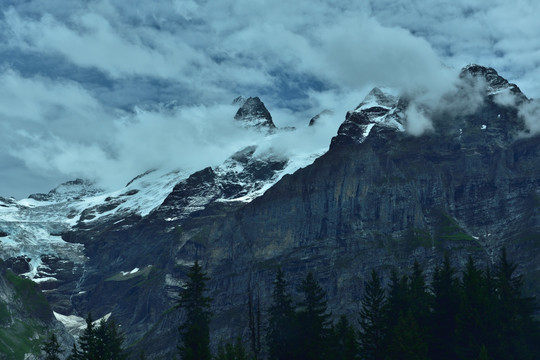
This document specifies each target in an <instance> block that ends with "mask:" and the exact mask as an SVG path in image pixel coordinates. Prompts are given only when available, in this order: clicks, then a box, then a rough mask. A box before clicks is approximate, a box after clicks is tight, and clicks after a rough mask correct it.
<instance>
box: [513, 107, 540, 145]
mask: <svg viewBox="0 0 540 360" xmlns="http://www.w3.org/2000/svg"><path fill="white" fill-rule="evenodd" d="M518 114H519V116H521V117H522V118H523V120H524V121H525V126H526V128H527V130H528V133H527V134H524V135H526V136H534V135H538V134H540V101H539V100H533V101H529V102H525V103H523V104H522V105H521V106H520V108H519V113H518Z"/></svg>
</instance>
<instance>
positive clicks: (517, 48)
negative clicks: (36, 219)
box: [0, 0, 540, 195]
mask: <svg viewBox="0 0 540 360" xmlns="http://www.w3.org/2000/svg"><path fill="white" fill-rule="evenodd" d="M9 3H10V4H11V5H10V6H5V7H4V9H7V10H5V11H4V13H3V17H0V36H2V38H3V40H4V44H3V45H2V46H1V47H0V52H4V53H5V56H4V60H3V63H2V66H3V69H4V70H3V71H2V72H0V116H1V117H2V122H1V125H0V126H1V130H2V133H1V134H0V140H1V141H2V144H3V145H2V146H3V147H2V148H1V149H2V150H1V151H2V152H3V153H4V154H15V155H16V156H17V157H18V159H19V161H24V162H25V164H26V166H27V167H28V168H30V169H32V170H33V171H34V172H35V173H36V176H38V175H37V174H39V176H41V175H42V174H44V173H47V174H51V177H52V178H54V179H57V178H58V176H59V174H63V175H65V176H66V177H71V176H74V175H75V174H80V175H77V176H88V177H93V178H101V179H102V180H103V181H104V182H106V183H110V184H112V183H115V182H118V183H119V182H121V181H124V179H122V180H119V179H120V177H122V176H124V177H126V178H127V177H128V176H132V175H136V174H135V173H136V172H137V171H144V170H146V168H148V167H153V166H155V165H156V164H163V165H170V164H173V163H174V164H178V165H179V166H193V167H197V166H202V164H203V163H204V164H205V165H208V164H209V163H216V162H219V161H220V160H221V159H223V157H224V156H225V155H226V153H227V152H231V151H234V150H236V149H233V148H234V147H235V146H237V145H242V144H245V143H247V142H249V141H253V139H254V138H257V136H258V135H257V134H251V133H246V132H245V131H241V130H239V129H237V128H235V127H234V123H233V122H232V120H231V119H232V116H233V115H234V111H235V109H233V108H230V107H229V106H228V105H220V104H228V103H229V102H230V101H231V100H232V99H233V98H234V97H236V96H238V95H245V96H260V97H261V98H262V99H263V101H265V103H266V105H267V107H268V108H269V110H270V112H271V113H272V115H273V117H274V120H275V122H276V123H277V124H278V125H281V126H288V125H295V126H297V127H299V128H300V127H301V126H302V124H305V123H307V121H308V120H309V118H311V117H312V116H313V115H316V114H317V113H318V112H320V111H322V110H324V109H332V110H334V115H331V116H327V117H326V119H324V120H325V122H321V125H318V127H317V128H316V129H315V128H312V129H307V128H302V129H301V130H299V132H298V133H288V134H286V135H283V137H281V136H276V137H275V138H274V139H275V140H272V141H275V143H271V144H269V145H268V146H269V147H274V148H280V149H282V150H283V151H296V150H295V149H297V150H298V151H305V149H306V148H307V147H309V146H322V145H323V144H324V143H325V142H327V143H329V141H330V138H331V136H332V135H334V134H335V131H336V130H337V127H338V126H339V124H340V123H341V122H342V121H343V119H344V116H345V112H346V111H347V110H350V109H352V108H354V107H355V106H356V105H358V103H359V102H360V101H361V100H362V98H363V97H364V95H365V94H366V93H367V91H369V90H370V87H372V86H390V87H396V88H398V90H400V91H404V92H406V93H408V94H414V95H415V102H414V103H413V104H412V106H411V107H410V108H409V111H408V114H407V115H408V116H409V118H410V120H411V121H410V124H409V125H408V129H409V131H410V132H411V133H412V134H421V133H422V132H423V131H426V130H429V129H430V127H431V126H432V125H431V123H430V121H429V116H428V115H429V108H428V107H427V106H428V105H429V104H430V103H431V104H437V105H440V106H443V107H446V109H457V110H459V111H472V109H474V108H475V107H476V106H478V104H480V103H481V99H478V97H477V96H469V95H470V94H473V95H474V94H477V93H478V92H475V91H472V92H470V93H469V92H465V93H466V94H468V95H465V96H462V97H461V98H456V97H441V95H442V94H445V93H447V92H448V91H452V90H454V89H455V87H456V86H458V85H457V84H456V83H455V81H454V79H455V78H456V72H457V70H456V69H459V68H461V67H462V66H463V65H465V64H467V63H480V64H482V65H487V66H492V67H494V68H495V69H497V70H498V71H499V73H500V74H502V75H503V76H505V77H507V78H509V80H510V81H513V82H516V83H517V84H518V85H519V86H520V87H521V88H522V89H523V90H524V92H525V94H526V95H528V96H530V97H531V96H532V97H535V96H538V94H540V85H539V83H538V82H537V81H535V79H537V78H538V76H540V66H539V65H538V64H539V63H540V51H539V50H538V46H537V39H538V38H540V28H539V27H538V26H537V25H536V24H537V18H538V14H539V9H540V5H539V3H537V2H534V1H528V0H516V1H514V2H512V3H508V2H506V1H502V0H498V1H493V2H485V1H479V0H477V1H472V2H471V1H470V0H468V1H465V0H456V1H452V2H444V3H442V4H434V3H433V2H430V1H428V0H418V1H415V2H407V3H403V2H398V1H395V0H377V1H370V2H358V1H353V0H342V1H334V0H298V1H294V2H291V1H285V0H275V1H273V2H272V4H271V6H270V5H269V4H268V2H265V1H262V0H238V1H234V2H223V1H198V0H181V1H179V0H156V1H151V2H149V1H130V2H126V1H123V0H98V1H76V0H74V1H70V2H67V3H66V2H64V1H59V0H51V1H47V2H43V1H38V0H30V1H26V2H17V1H11V2H9ZM29 59H34V60H29ZM37 59H39V61H38V60H37ZM41 59H43V61H42V60H41ZM32 61H33V62H32ZM29 62H31V63H29ZM443 62H444V63H446V64H447V65H451V66H454V68H455V69H450V68H448V67H445V66H443V65H442V63H443ZM10 69H14V70H10ZM85 74H89V75H85ZM469 90H470V89H469ZM473 90H474V89H473ZM457 94H458V95H459V94H460V93H459V92H458V93H457ZM461 94H463V93H461ZM456 96H457V95H456ZM113 100H114V101H113ZM171 100H176V101H177V103H178V105H179V106H178V107H177V108H176V109H175V110H170V109H169V110H167V109H166V108H165V107H163V108H159V107H155V106H153V107H151V106H150V105H149V104H151V105H155V103H156V102H160V101H163V102H167V101H171ZM511 100H512V99H510V98H505V97H504V95H500V96H498V97H497V101H499V102H500V103H509V102H510V101H511ZM458 103H459V105H458ZM111 104H115V106H118V107H122V108H123V109H125V108H130V107H133V106H134V105H140V107H141V108H144V109H147V110H146V111H143V112H139V113H137V114H131V113H130V114H127V113H125V112H123V111H120V110H118V109H114V108H111V106H112V105H111ZM464 104H465V105H464ZM432 106H434V105H432ZM148 109H151V110H148ZM536 111H537V110H535V108H534V106H532V105H531V108H527V109H525V108H524V109H522V112H521V114H522V116H523V117H524V118H525V119H530V121H529V120H527V121H529V122H528V124H529V125H528V126H529V127H530V129H531V131H533V129H537V127H536V126H537V125H536V124H537V122H535V120H533V119H534V116H533V114H536V113H537V112H536ZM321 129H323V130H321ZM534 131H536V130H534ZM305 132H309V133H313V134H311V135H310V136H308V135H307V133H305ZM298 134H301V136H302V139H309V141H312V142H313V144H314V145H310V144H309V141H307V140H306V142H305V143H304V142H298V141H297V143H298V144H297V145H298V146H297V147H296V146H295V141H294V137H295V136H298ZM220 135H224V136H225V137H227V138H226V139H224V138H223V137H221V136H220ZM304 135H305V136H304ZM231 139H233V140H231ZM302 149H303V150H302ZM164 154H165V156H164ZM0 158H1V159H8V158H9V159H12V157H11V156H3V157H0ZM5 161H8V160H5ZM9 161H12V160H9ZM11 165H13V164H11ZM4 168H7V167H6V166H4ZM19 170H20V169H19ZM105 173H113V174H115V175H120V177H118V176H116V177H114V178H113V177H110V178H107V176H106V175H104V174H105ZM6 178H7V177H6ZM2 186H7V185H2ZM11 186H12V187H13V188H16V187H17V186H18V185H17V184H15V183H13V184H12V185H11ZM27 192H29V191H27ZM0 195H1V194H0Z"/></svg>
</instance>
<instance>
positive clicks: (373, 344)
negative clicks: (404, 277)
mask: <svg viewBox="0 0 540 360" xmlns="http://www.w3.org/2000/svg"><path fill="white" fill-rule="evenodd" d="M365 288H366V289H365V292H364V297H363V298H362V308H361V310H360V320H359V321H360V332H359V340H360V351H361V354H362V358H363V359H366V360H382V359H384V336H385V318H384V310H385V307H386V296H385V292H384V289H383V288H382V286H381V280H380V278H379V275H377V273H376V272H375V270H372V271H371V278H370V279H369V281H368V282H367V283H366V287H365Z"/></svg>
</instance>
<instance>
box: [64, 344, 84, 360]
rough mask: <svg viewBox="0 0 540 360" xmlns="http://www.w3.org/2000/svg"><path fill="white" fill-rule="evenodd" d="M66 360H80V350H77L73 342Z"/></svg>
mask: <svg viewBox="0 0 540 360" xmlns="http://www.w3.org/2000/svg"><path fill="white" fill-rule="evenodd" d="M67 360H82V356H81V352H80V351H79V349H78V348H77V345H75V343H74V344H73V346H72V347H71V354H69V356H68V357H67Z"/></svg>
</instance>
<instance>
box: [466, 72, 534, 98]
mask: <svg viewBox="0 0 540 360" xmlns="http://www.w3.org/2000/svg"><path fill="white" fill-rule="evenodd" d="M467 77H472V78H473V79H478V78H480V79H483V80H484V81H485V82H486V86H487V89H486V90H487V93H488V95H495V94H498V93H500V92H502V91H505V90H508V91H510V92H512V93H514V94H516V95H517V94H520V95H523V93H522V92H521V90H520V89H519V87H517V85H516V84H512V83H509V82H508V80H506V79H505V78H503V77H502V76H500V75H499V74H498V73H497V71H496V70H495V69H493V68H491V67H487V66H482V65H477V64H470V65H467V66H465V67H464V68H463V69H462V70H461V74H460V78H462V79H463V78H467ZM523 96H524V95H523Z"/></svg>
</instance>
